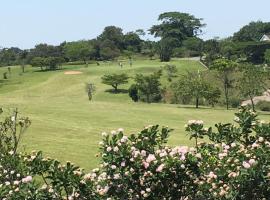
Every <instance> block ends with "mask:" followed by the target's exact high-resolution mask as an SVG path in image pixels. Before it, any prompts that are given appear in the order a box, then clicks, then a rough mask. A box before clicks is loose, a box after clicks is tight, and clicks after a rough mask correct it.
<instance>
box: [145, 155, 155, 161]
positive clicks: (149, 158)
mask: <svg viewBox="0 0 270 200" xmlns="http://www.w3.org/2000/svg"><path fill="white" fill-rule="evenodd" d="M155 160H156V157H155V155H153V154H149V155H148V157H147V158H146V162H148V163H151V162H152V161H155Z"/></svg>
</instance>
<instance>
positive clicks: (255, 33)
mask: <svg viewBox="0 0 270 200" xmlns="http://www.w3.org/2000/svg"><path fill="white" fill-rule="evenodd" d="M266 33H270V22H262V21H256V22H250V23H249V24H248V25H246V26H244V27H242V28H241V29H240V30H239V31H238V32H236V33H234V35H233V40H234V41H240V42H248V41H259V40H260V38H261V37H262V36H263V34H266Z"/></svg>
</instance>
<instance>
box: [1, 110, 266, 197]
mask: <svg viewBox="0 0 270 200" xmlns="http://www.w3.org/2000/svg"><path fill="white" fill-rule="evenodd" d="M234 120H235V122H236V123H237V125H234V124H221V123H220V124H216V125H215V127H216V129H215V130H216V131H214V129H213V128H205V127H204V124H203V121H201V120H190V121H189V122H188V124H187V125H186V127H185V128H186V131H187V132H188V134H189V135H190V138H191V139H193V138H194V139H195V142H196V145H195V148H192V147H191V148H190V147H186V146H178V147H169V146H166V142H167V140H168V137H169V134H170V132H171V129H169V128H168V127H163V128H159V126H158V125H156V126H152V125H151V126H148V127H145V128H144V129H143V130H142V131H141V132H139V133H138V134H132V135H130V136H125V135H124V134H123V129H119V130H118V131H112V132H111V133H110V134H108V133H105V132H104V133H102V136H103V140H102V142H100V155H101V165H100V168H97V169H94V170H93V171H92V172H90V173H86V172H85V171H84V170H83V169H81V168H79V167H77V166H75V165H74V164H72V163H70V162H67V163H66V164H65V165H63V164H61V163H60V162H59V161H57V160H54V159H51V158H45V157H43V155H42V153H41V152H32V153H31V154H30V155H26V154H23V153H18V152H17V147H18V143H19V141H20V138H21V136H22V134H23V133H24V131H25V130H26V128H27V127H28V126H29V125H30V121H29V119H28V118H20V117H19V116H18V113H17V112H15V113H14V114H13V115H12V116H11V117H7V118H6V119H5V120H4V121H3V122H1V124H0V150H1V154H0V165H1V166H0V183H1V184H0V196H1V198H2V199H11V200H13V199H14V200H15V199H29V200H30V199H31V200H32V199H33V200H34V199H39V200H42V199H44V200H45V199H57V200H58V199H69V200H71V199H74V200H82V199H107V200H109V199H111V200H112V199H132V200H133V199H157V200H158V199H192V200H194V199H195V200H196V199H200V200H204V199H205V200H206V199H210V200H212V199H213V200H214V199H221V200H222V199H235V200H242V199H243V200H244V199H245V200H256V199H267V198H268V197H269V196H270V187H269V184H270V134H269V133H270V124H269V123H265V122H263V121H259V120H258V119H257V115H256V114H255V113H254V112H252V111H250V110H248V109H247V108H241V110H239V112H238V113H236V116H235V119H234ZM204 137H206V138H208V141H210V142H208V143H199V142H198V140H199V139H202V138H204Z"/></svg>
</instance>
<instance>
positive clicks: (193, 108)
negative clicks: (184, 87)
mask: <svg viewBox="0 0 270 200" xmlns="http://www.w3.org/2000/svg"><path fill="white" fill-rule="evenodd" d="M177 108H185V109H192V110H224V111H227V109H226V108H225V107H224V108H223V107H218V106H217V107H207V106H199V108H196V107H195V105H184V104H180V105H178V106H177ZM230 110H235V108H229V110H228V111H230Z"/></svg>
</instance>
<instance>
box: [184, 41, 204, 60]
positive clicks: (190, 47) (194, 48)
mask: <svg viewBox="0 0 270 200" xmlns="http://www.w3.org/2000/svg"><path fill="white" fill-rule="evenodd" d="M202 44H203V40H202V39H200V38H197V37H189V38H187V39H186V40H184V41H183V47H184V48H185V49H186V50H187V51H188V56H189V57H194V56H201V55H202Z"/></svg>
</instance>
